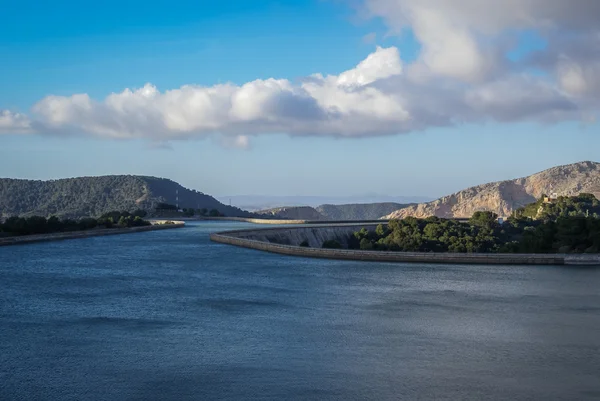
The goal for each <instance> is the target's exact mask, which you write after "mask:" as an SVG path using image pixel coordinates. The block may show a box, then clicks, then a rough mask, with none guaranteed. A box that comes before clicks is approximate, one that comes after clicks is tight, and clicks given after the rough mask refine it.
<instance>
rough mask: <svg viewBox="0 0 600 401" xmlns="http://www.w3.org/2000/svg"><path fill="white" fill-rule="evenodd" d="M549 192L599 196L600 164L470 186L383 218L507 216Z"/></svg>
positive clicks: (592, 163)
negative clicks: (482, 214)
mask: <svg viewBox="0 0 600 401" xmlns="http://www.w3.org/2000/svg"><path fill="white" fill-rule="evenodd" d="M552 193H556V194H557V195H558V196H574V195H578V194H580V193H591V194H594V195H595V196H596V197H600V163H596V162H590V161H586V162H580V163H574V164H569V165H565V166H558V167H553V168H550V169H548V170H544V171H542V172H540V173H537V174H533V175H530V176H528V177H523V178H518V179H515V180H507V181H500V182H493V183H489V184H484V185H479V186H475V187H471V188H468V189H465V190H463V191H460V192H457V193H455V194H452V195H449V196H445V197H443V198H440V199H437V200H435V201H432V202H429V203H421V204H418V205H412V206H408V207H405V208H402V209H399V210H397V211H395V212H393V213H390V214H388V215H385V216H384V217H383V218H384V219H401V218H405V217H409V216H412V217H417V218H425V217H430V216H437V217H444V218H469V217H471V216H472V215H473V213H475V212H477V211H491V212H494V213H496V214H498V215H499V216H503V217H507V216H510V215H511V213H512V212H513V211H514V210H516V209H518V208H521V207H523V206H525V205H528V204H530V203H533V202H536V201H537V200H538V199H539V198H540V197H541V196H542V195H543V194H552Z"/></svg>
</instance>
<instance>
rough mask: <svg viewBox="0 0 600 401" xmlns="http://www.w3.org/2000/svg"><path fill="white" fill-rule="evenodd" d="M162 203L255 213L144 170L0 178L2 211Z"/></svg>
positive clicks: (86, 212)
mask: <svg viewBox="0 0 600 401" xmlns="http://www.w3.org/2000/svg"><path fill="white" fill-rule="evenodd" d="M176 198H179V201H177V199H176ZM159 203H169V204H173V205H175V204H177V203H178V204H179V207H180V208H194V209H200V208H206V209H217V210H219V211H220V212H221V213H224V214H225V215H228V216H234V217H251V216H253V214H252V213H249V212H247V211H245V210H241V209H239V208H236V207H232V206H227V205H224V204H222V203H221V202H219V201H217V200H216V199H215V198H213V197H212V196H210V195H207V194H205V193H202V192H199V191H196V190H192V189H188V188H185V187H183V186H182V185H180V184H179V183H177V182H175V181H173V180H170V179H167V178H160V177H153V176H145V175H104V176H87V177H73V178H61V179H55V180H26V179H14V178H0V217H8V216H13V215H22V216H32V215H40V216H46V217H47V216H51V215H55V216H59V217H72V218H75V217H84V216H85V217H88V216H89V217H94V216H99V215H101V214H103V213H106V212H109V211H113V210H123V211H132V210H135V209H144V210H152V209H154V208H155V207H156V206H157V205H158V204H159Z"/></svg>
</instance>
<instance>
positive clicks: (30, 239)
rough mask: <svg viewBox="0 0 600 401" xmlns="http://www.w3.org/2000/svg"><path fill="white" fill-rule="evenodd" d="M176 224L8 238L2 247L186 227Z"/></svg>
mask: <svg viewBox="0 0 600 401" xmlns="http://www.w3.org/2000/svg"><path fill="white" fill-rule="evenodd" d="M170 221H171V222H172V223H174V224H165V223H166V222H167V220H164V221H163V220H155V221H152V225H151V226H143V227H129V228H103V229H98V230H85V231H70V232H64V233H52V234H39V235H23V236H18V237H6V238H0V246H3V245H21V244H31V243H34V242H48V241H60V240H65V239H76V238H88V237H100V236H104V235H118V234H131V233H140V232H146V231H156V230H168V229H172V228H181V227H185V223H184V222H183V221H173V220H170Z"/></svg>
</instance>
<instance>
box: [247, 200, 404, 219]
mask: <svg viewBox="0 0 600 401" xmlns="http://www.w3.org/2000/svg"><path fill="white" fill-rule="evenodd" d="M404 206H407V204H402V203H395V202H376V203H349V204H341V205H332V204H324V205H320V206H317V207H311V206H284V207H277V208H271V209H266V210H260V211H257V212H256V213H259V214H263V215H268V216H269V217H276V218H280V219H292V220H315V221H317V220H320V221H327V220H332V221H340V220H349V221H350V220H377V219H378V218H379V217H381V215H382V214H384V213H390V212H392V211H394V210H397V209H398V208H401V207H404Z"/></svg>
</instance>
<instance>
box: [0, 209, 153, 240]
mask: <svg viewBox="0 0 600 401" xmlns="http://www.w3.org/2000/svg"><path fill="white" fill-rule="evenodd" d="M144 216H146V212H145V211H143V210H137V211H135V212H134V213H129V212H118V211H115V212H109V213H105V214H103V215H102V216H100V217H99V218H98V219H94V218H90V217H87V218H82V219H79V220H74V219H62V220H61V219H59V218H58V217H56V216H52V217H50V218H48V219H47V218H45V217H42V216H31V217H18V216H13V217H10V218H8V219H6V221H5V222H4V223H2V224H0V236H15V235H34V234H50V233H58V232H69V231H83V230H91V229H94V228H125V227H141V226H149V225H150V222H148V221H146V220H144V219H143V217H144Z"/></svg>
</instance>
